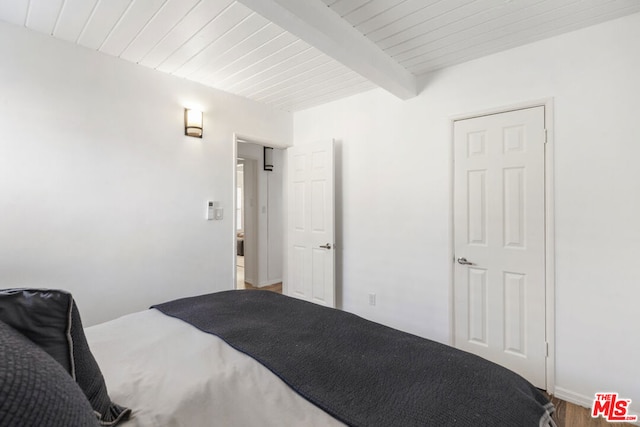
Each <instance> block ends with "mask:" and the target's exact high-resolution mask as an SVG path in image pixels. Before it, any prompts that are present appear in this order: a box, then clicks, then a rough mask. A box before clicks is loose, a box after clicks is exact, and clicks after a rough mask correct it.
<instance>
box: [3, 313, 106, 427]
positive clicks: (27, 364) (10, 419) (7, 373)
mask: <svg viewBox="0 0 640 427" xmlns="http://www.w3.org/2000/svg"><path fill="white" fill-rule="evenodd" d="M0 342H1V343H2V345H1V346H0V426H21V427H41V426H48V427H87V426H99V425H100V424H99V423H98V420H97V419H96V416H95V413H94V412H93V410H92V408H91V405H90V404H89V401H88V400H87V398H86V396H85V395H84V393H83V392H82V390H81V389H80V387H79V386H78V384H77V383H76V382H75V381H73V378H71V377H70V376H69V374H67V372H65V370H64V368H63V367H62V366H60V364H59V363H56V361H55V360H54V359H53V358H52V357H51V356H49V355H48V354H47V353H45V352H44V351H43V350H42V349H41V348H40V347H38V346H37V345H35V344H34V343H33V342H31V341H30V340H28V339H27V338H26V337H24V336H23V335H21V334H20V333H19V332H18V331H16V330H15V329H13V328H11V327H10V326H9V325H7V324H5V323H4V322H0Z"/></svg>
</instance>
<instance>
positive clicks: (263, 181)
mask: <svg viewBox="0 0 640 427" xmlns="http://www.w3.org/2000/svg"><path fill="white" fill-rule="evenodd" d="M263 150H264V147H263V146H262V145H257V144H251V143H239V144H238V157H242V158H245V159H253V160H255V161H256V162H257V165H258V167H257V200H256V202H255V203H256V204H257V205H256V211H257V218H258V223H257V239H256V240H257V241H255V242H251V241H249V237H250V236H249V237H247V236H245V237H246V238H245V242H244V243H245V245H247V246H248V245H256V249H255V250H256V252H257V255H256V256H257V259H256V260H251V259H250V257H245V280H246V281H247V282H249V283H251V284H252V285H254V286H258V287H262V286H268V285H273V284H275V283H279V282H282V266H283V262H284V261H283V246H282V245H283V233H284V230H283V216H284V212H283V201H282V199H283V189H284V184H283V181H282V176H283V169H284V167H283V157H284V151H283V150H281V149H279V148H274V149H273V163H274V167H273V171H265V170H264V167H263ZM254 261H257V265H253V263H254ZM248 273H250V274H248ZM253 273H256V274H253ZM247 279H253V281H255V283H254V282H253V281H251V280H247Z"/></svg>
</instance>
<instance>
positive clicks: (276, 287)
mask: <svg viewBox="0 0 640 427" xmlns="http://www.w3.org/2000/svg"><path fill="white" fill-rule="evenodd" d="M243 286H244V287H243V288H241V287H238V289H252V290H256V291H271V292H275V293H277V294H281V293H282V283H276V284H275V285H269V286H263V287H261V288H256V287H255V286H252V285H251V284H249V283H247V282H244V285H243Z"/></svg>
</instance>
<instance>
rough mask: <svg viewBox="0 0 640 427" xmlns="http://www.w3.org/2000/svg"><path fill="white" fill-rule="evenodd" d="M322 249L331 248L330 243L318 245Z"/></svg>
mask: <svg viewBox="0 0 640 427" xmlns="http://www.w3.org/2000/svg"><path fill="white" fill-rule="evenodd" d="M320 247H321V248H323V249H331V243H327V244H326V245H320Z"/></svg>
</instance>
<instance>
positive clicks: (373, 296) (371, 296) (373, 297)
mask: <svg viewBox="0 0 640 427" xmlns="http://www.w3.org/2000/svg"><path fill="white" fill-rule="evenodd" d="M369 305H376V294H369Z"/></svg>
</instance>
